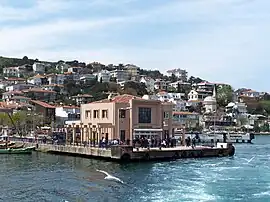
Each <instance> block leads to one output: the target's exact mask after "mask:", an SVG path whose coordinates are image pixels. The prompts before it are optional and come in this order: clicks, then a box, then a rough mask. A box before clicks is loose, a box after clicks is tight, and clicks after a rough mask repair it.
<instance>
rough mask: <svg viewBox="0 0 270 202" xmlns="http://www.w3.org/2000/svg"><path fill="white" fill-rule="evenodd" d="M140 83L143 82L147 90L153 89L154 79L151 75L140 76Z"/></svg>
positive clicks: (152, 90)
mask: <svg viewBox="0 0 270 202" xmlns="http://www.w3.org/2000/svg"><path fill="white" fill-rule="evenodd" d="M140 83H144V84H145V86H146V90H147V91H148V92H154V91H155V80H154V79H152V78H151V77H146V76H142V78H141V79H140Z"/></svg>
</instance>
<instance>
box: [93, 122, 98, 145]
mask: <svg viewBox="0 0 270 202" xmlns="http://www.w3.org/2000/svg"><path fill="white" fill-rule="evenodd" d="M93 128H94V133H95V135H94V134H92V137H93V139H92V143H93V146H94V147H95V146H96V138H97V137H96V133H97V129H96V125H93Z"/></svg>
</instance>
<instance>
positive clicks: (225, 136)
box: [174, 130, 255, 143]
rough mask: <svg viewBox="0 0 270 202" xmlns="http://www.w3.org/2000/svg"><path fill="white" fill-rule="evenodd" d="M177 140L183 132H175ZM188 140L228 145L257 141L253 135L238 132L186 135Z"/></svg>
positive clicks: (210, 132)
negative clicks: (225, 143) (226, 143)
mask: <svg viewBox="0 0 270 202" xmlns="http://www.w3.org/2000/svg"><path fill="white" fill-rule="evenodd" d="M174 136H175V137H176V138H178V137H181V136H182V132H181V131H180V130H179V131H178V130H176V131H175V135H174ZM185 137H186V138H188V137H189V138H190V139H193V138H195V139H196V140H197V142H200V143H214V142H228V143H252V140H253V139H255V135H254V134H253V133H236V132H213V131H209V132H202V133H186V134H185Z"/></svg>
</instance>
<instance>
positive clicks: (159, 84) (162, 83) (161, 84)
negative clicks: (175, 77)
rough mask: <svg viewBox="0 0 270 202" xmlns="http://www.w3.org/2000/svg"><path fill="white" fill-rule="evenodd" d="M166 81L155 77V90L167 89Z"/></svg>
mask: <svg viewBox="0 0 270 202" xmlns="http://www.w3.org/2000/svg"><path fill="white" fill-rule="evenodd" d="M168 83H169V82H168V81H165V80H163V79H156V81H155V84H154V87H155V89H156V90H165V91H166V90H167V87H168Z"/></svg>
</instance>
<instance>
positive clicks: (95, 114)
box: [93, 110, 99, 119]
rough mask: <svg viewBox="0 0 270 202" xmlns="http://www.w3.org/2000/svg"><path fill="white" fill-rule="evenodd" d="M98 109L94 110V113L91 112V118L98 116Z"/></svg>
mask: <svg viewBox="0 0 270 202" xmlns="http://www.w3.org/2000/svg"><path fill="white" fill-rule="evenodd" d="M98 112H99V111H98V110H94V114H93V118H94V119H96V118H99V113H98Z"/></svg>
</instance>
